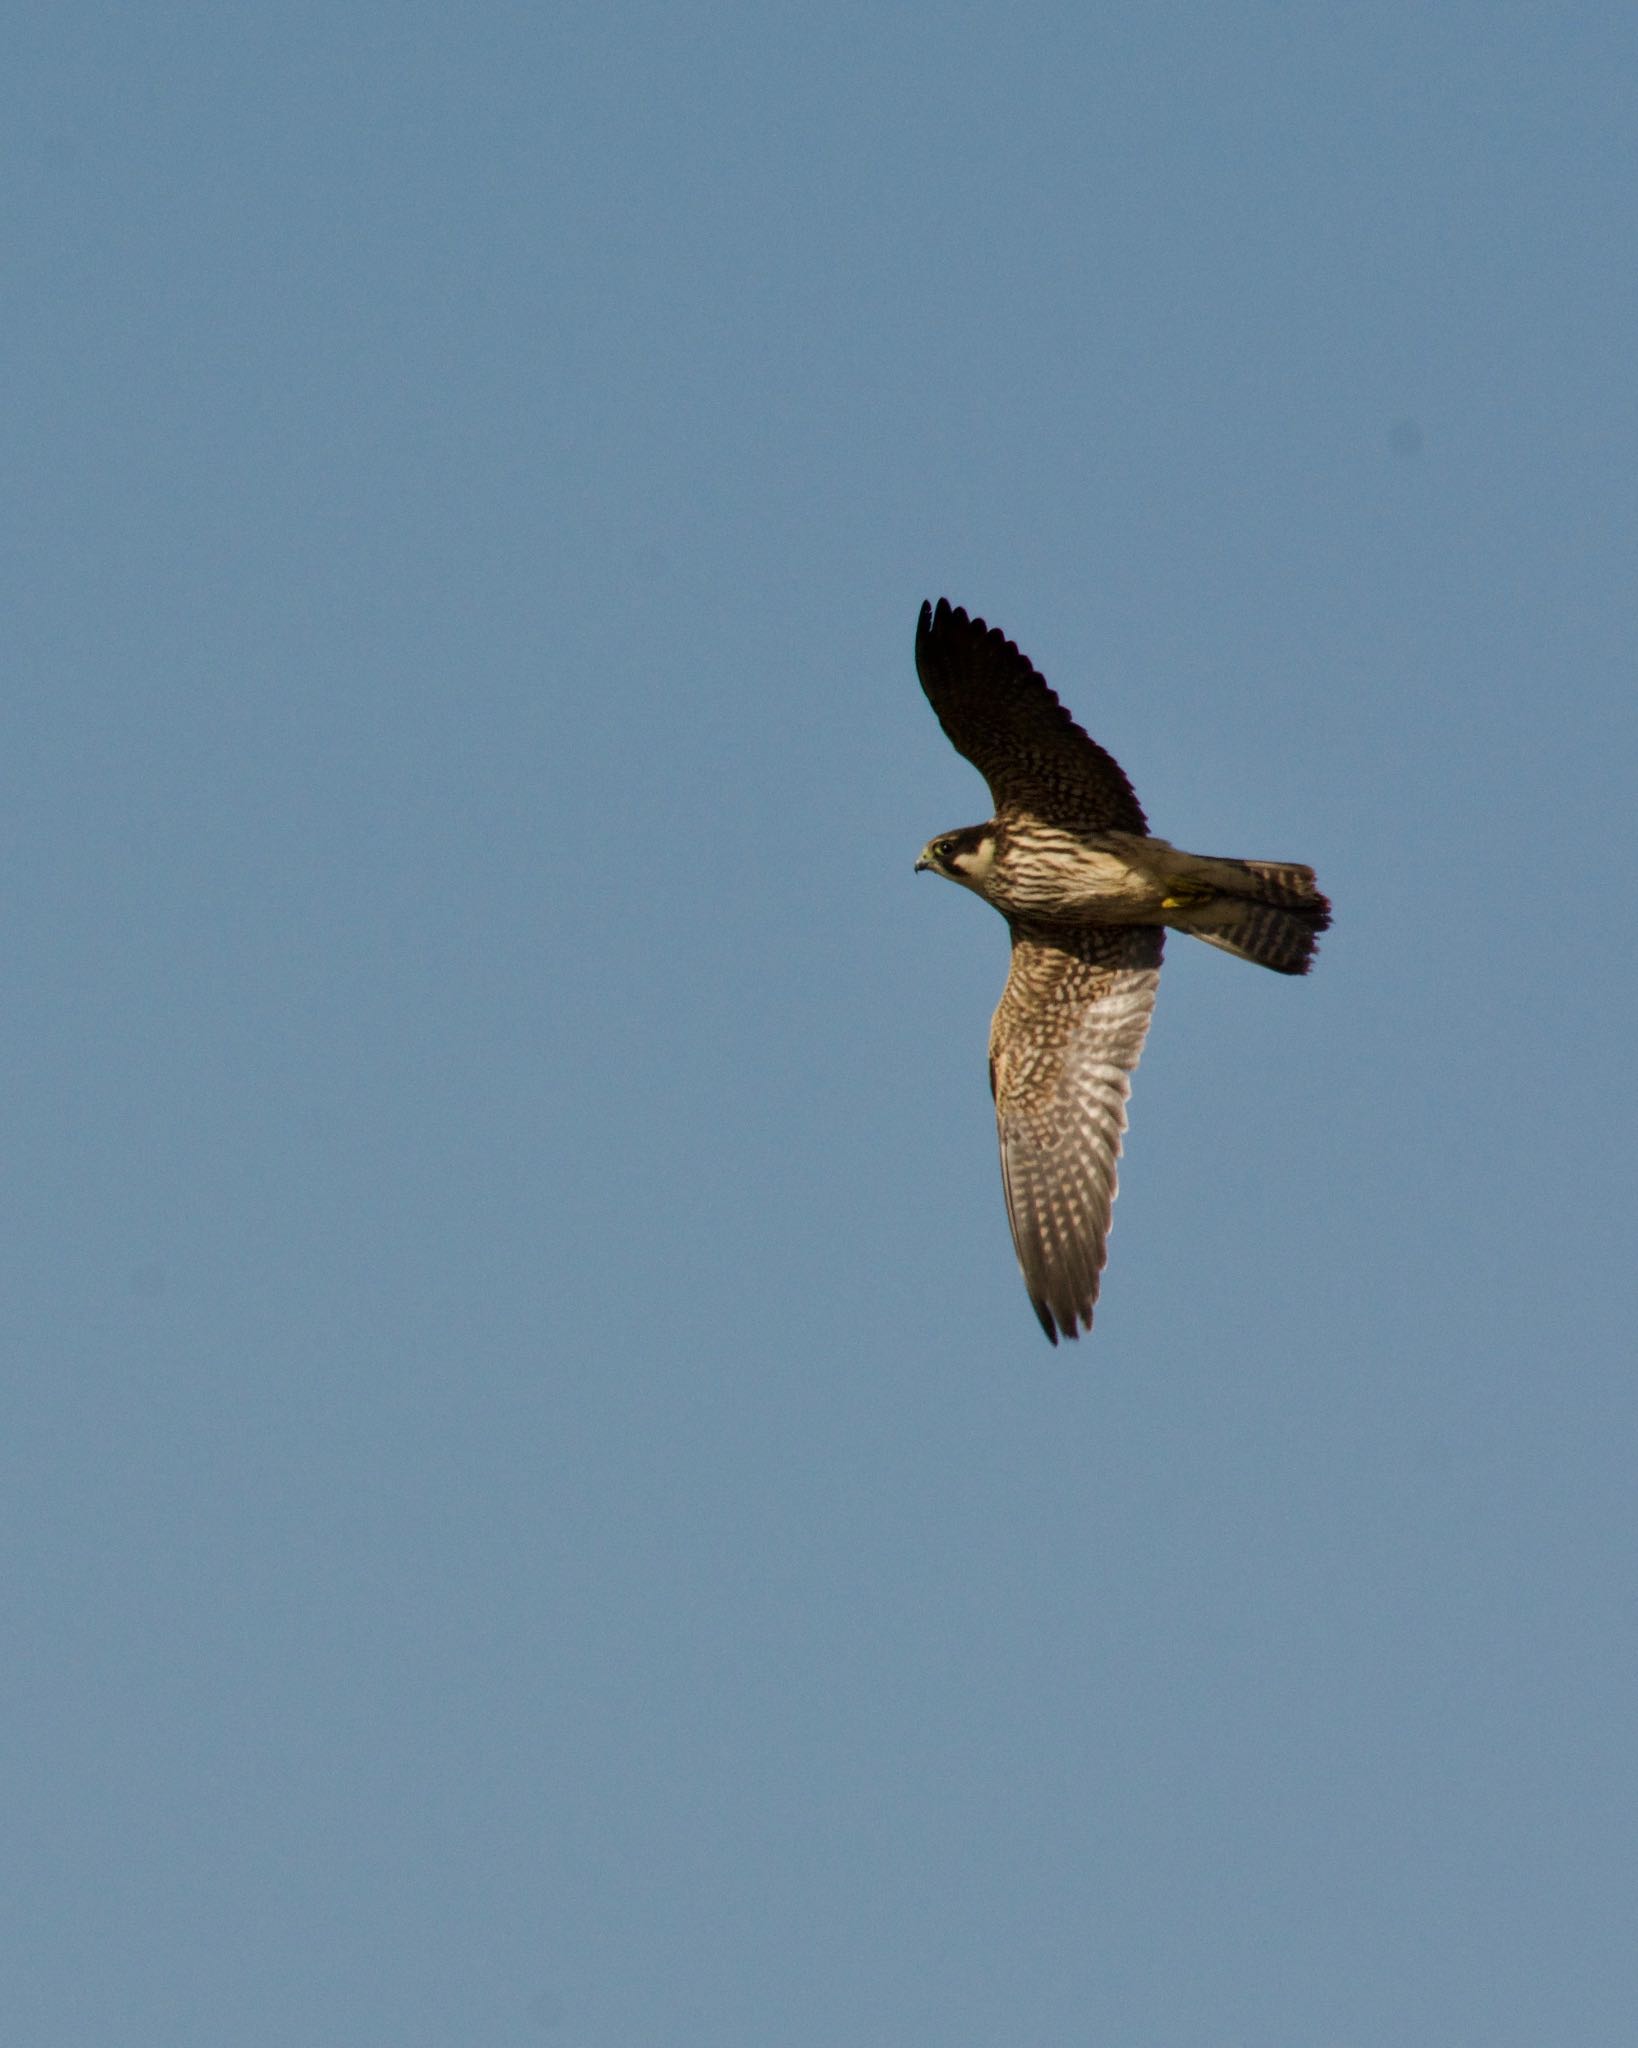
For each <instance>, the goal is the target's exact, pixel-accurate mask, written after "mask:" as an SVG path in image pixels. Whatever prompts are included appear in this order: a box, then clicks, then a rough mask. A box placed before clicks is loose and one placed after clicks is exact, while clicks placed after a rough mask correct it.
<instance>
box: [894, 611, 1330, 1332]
mask: <svg viewBox="0 0 1638 2048" xmlns="http://www.w3.org/2000/svg"><path fill="white" fill-rule="evenodd" d="M916 667H917V670H918V672H919V674H920V676H921V680H922V686H923V688H924V689H925V690H926V692H927V696H928V699H929V701H930V702H931V703H932V706H933V709H934V710H935V711H936V712H937V713H938V718H939V723H940V724H941V725H942V726H943V727H944V730H945V732H946V734H947V735H948V737H949V738H950V740H951V742H952V743H953V745H954V746H955V747H956V748H957V750H958V751H959V752H960V753H962V754H964V755H966V757H967V758H968V760H970V761H971V762H972V763H973V765H974V766H975V767H976V768H978V770H979V771H980V773H981V774H982V775H983V776H984V778H985V780H986V781H987V782H988V783H989V785H990V793H991V796H992V798H993V799H994V802H995V815H994V817H993V818H991V819H989V820H988V821H987V822H986V823H985V824H982V825H969V826H966V827H964V828H963V829H962V830H960V831H958V832H949V833H944V834H942V835H941V836H940V837H939V838H937V839H934V840H931V841H929V843H928V844H927V846H926V847H925V848H923V850H922V853H921V857H920V858H919V859H918V860H917V862H916V866H917V868H918V869H922V868H931V869H933V870H934V872H935V873H938V874H941V875H943V876H945V878H946V879H947V880H949V881H952V882H959V883H960V884H961V885H962V886H963V887H964V888H967V889H971V890H972V891H973V893H974V894H975V895H978V896H982V897H983V898H984V900H985V901H986V902H987V903H990V904H992V905H993V906H994V907H995V909H997V910H999V911H1000V912H1001V914H1002V916H1003V917H1005V918H1006V920H1007V922H1008V924H1009V926H1010V927H1011V930H1012V943H1013V957H1012V972H1011V974H1010V975H1009V977H1008V980H1007V986H1006V989H1005V992H1004V993H1003V995H1002V998H1001V1003H1000V1007H999V1008H998V1009H997V1010H996V1013H995V1020H994V1023H993V1025H992V1027H991V1032H990V1085H991V1088H992V1091H993V1093H994V1095H995V1107H996V1121H997V1125H998V1127H999V1133H1000V1140H1001V1176H1002V1183H1003V1186H1004V1188H1005V1191H1006V1197H1007V1214H1008V1218H1009V1220H1010V1222H1011V1225H1012V1234H1013V1243H1014V1245H1015V1247H1016V1249H1017V1252H1018V1261H1019V1265H1020V1266H1021V1268H1022V1269H1023V1274H1024V1281H1025V1284H1026V1286H1027V1287H1028V1289H1029V1294H1030V1299H1031V1301H1032V1302H1033V1303H1034V1306H1035V1312H1036V1314H1037V1315H1038V1316H1039V1318H1040V1320H1041V1324H1042V1327H1043V1328H1044V1329H1045V1331H1046V1333H1047V1335H1048V1336H1049V1337H1050V1338H1051V1339H1052V1341H1053V1342H1054V1343H1056V1342H1057V1341H1058V1338H1059V1336H1060V1335H1062V1336H1066V1337H1074V1336H1078V1335H1079V1334H1080V1331H1081V1328H1082V1327H1083V1326H1084V1327H1085V1328H1087V1329H1090V1328H1091V1326H1092V1309H1093V1304H1094V1303H1095V1302H1096V1300H1097V1295H1098V1281H1099V1276H1100V1274H1101V1272H1102V1269H1103V1264H1104V1258H1105V1247H1106V1240H1107V1237H1108V1231H1109V1215H1110V1208H1111V1205H1112V1204H1113V1201H1114V1197H1115V1160H1116V1158H1117V1156H1118V1155H1119V1152H1120V1138H1121V1133H1122V1131H1123V1130H1124V1129H1125V1127H1126V1097H1127V1093H1128V1090H1129V1086H1130V1083H1129V1078H1128V1077H1129V1076H1130V1074H1131V1071H1132V1069H1133V1068H1134V1067H1135V1066H1136V1065H1137V1063H1138V1058H1139V1055H1140V1054H1141V1052H1142V1050H1143V1040H1144V1037H1145V1035H1146V1033H1147V1031H1148V1028H1149V1017H1150V1014H1151V1012H1152V1011H1153V1008H1154V1000H1155V990H1156V987H1157V985H1158V982H1159V979H1160V961H1161V953H1162V949H1163V947H1164V943H1165V933H1164V929H1163V927H1166V926H1171V927H1172V928H1173V929H1175V930H1178V931H1185V932H1188V933H1190V934H1191V935H1192V936H1194V937H1196V938H1201V939H1204V940H1206V941H1207V943H1208V944H1210V945H1214V946H1220V947H1222V948H1223V949H1224V950H1225V951H1227V952H1231V953H1235V954H1238V955H1239V956H1240V957H1241V958H1242V959H1247V960H1254V961H1256V962H1257V963H1258V964H1259V965H1261V966H1265V967H1271V968H1273V969H1275V970H1276V972H1279V973H1283V974H1305V973H1306V972H1307V971H1308V965H1309V962H1310V960H1311V958H1312V956H1313V951H1314V945H1315V941H1316V939H1317V937H1318V934H1319V933H1320V932H1322V931H1323V930H1324V929H1325V928H1326V926H1327V925H1328V924H1329V923H1330V905H1329V904H1328V903H1327V901H1326V899H1325V898H1324V897H1323V896H1322V895H1321V894H1320V893H1319V890H1318V889H1317V888H1316V887H1315V885H1314V875H1313V870H1312V869H1311V868H1306V867H1302V866H1300V865H1298V864H1297V863H1295V862H1288V861H1242V860H1226V859H1218V858H1214V857H1212V856H1210V855H1204V854H1192V853H1184V852H1182V851H1181V850H1180V849H1178V848H1177V847H1174V846H1173V845H1171V844H1170V842H1169V841H1167V840H1164V839H1157V838H1155V837H1153V836H1152V835H1151V834H1150V832H1149V829H1148V823H1147V820H1146V819H1145V818H1144V815H1143V811H1142V808H1141V807H1140V805H1139V804H1138V800H1137V798H1136V796H1135V795H1134V794H1133V791H1132V787H1131V784H1130V783H1129V782H1128V781H1127V780H1126V777H1125V776H1124V775H1123V774H1122V772H1121V770H1120V768H1119V766H1118V765H1117V764H1116V763H1115V761H1114V760H1113V759H1112V758H1111V757H1110V755H1108V754H1106V753H1105V752H1104V750H1103V749H1102V748H1101V747H1100V746H1098V745H1097V744H1096V742H1095V741H1093V740H1091V739H1089V738H1088V737H1087V735H1086V734H1085V733H1084V732H1082V731H1081V729H1080V727H1079V726H1078V725H1076V724H1075V722H1074V720H1073V719H1072V718H1071V717H1070V715H1069V713H1068V712H1067V711H1065V710H1064V708H1063V706H1062V705H1061V704H1060V703H1059V702H1058V700H1057V698H1056V697H1055V696H1054V695H1053V693H1052V691H1051V690H1050V689H1049V688H1048V686H1047V684H1046V682H1045V680H1044V679H1043V678H1042V677H1041V676H1039V675H1037V674H1036V672H1035V670H1034V669H1033V668H1032V667H1031V666H1030V664H1029V662H1028V661H1027V660H1025V658H1024V657H1023V656H1022V655H1021V654H1020V653H1019V652H1018V649H1017V648H1016V647H1015V646H1014V645H1013V644H1012V642H1011V641H1010V640H1007V639H1006V638H1005V637H1004V636H1003V635H1002V634H1001V633H1000V632H998V631H994V630H992V629H991V628H989V627H987V626H986V625H985V623H984V621H983V620H982V619H969V618H968V616H967V614H966V613H965V612H964V611H962V610H960V609H959V607H952V606H951V605H949V604H947V603H946V602H945V601H944V600H943V599H942V598H941V599H940V600H939V604H938V608H937V610H936V611H935V610H934V609H933V608H932V606H930V605H923V606H922V611H921V619H920V622H919V624H918V626H917V629H916Z"/></svg>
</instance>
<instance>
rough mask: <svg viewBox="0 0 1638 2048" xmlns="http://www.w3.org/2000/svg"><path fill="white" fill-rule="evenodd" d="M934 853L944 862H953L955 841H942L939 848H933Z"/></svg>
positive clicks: (938, 845)
mask: <svg viewBox="0 0 1638 2048" xmlns="http://www.w3.org/2000/svg"><path fill="white" fill-rule="evenodd" d="M933 851H934V852H935V853H936V854H937V855H938V857H939V859H940V860H942V861H949V860H952V859H953V858H954V857H955V841H954V840H953V839H941V840H940V841H939V843H938V844H937V846H935V847H934V848H933Z"/></svg>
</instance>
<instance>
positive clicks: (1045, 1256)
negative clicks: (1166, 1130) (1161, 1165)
mask: <svg viewBox="0 0 1638 2048" xmlns="http://www.w3.org/2000/svg"><path fill="white" fill-rule="evenodd" d="M1164 943H1165V933H1164V932H1162V931H1161V930H1160V929H1159V928H1158V926H1154V925H1125V926H1118V925H1104V926H1101V927H1090V928H1085V929H1079V930H1066V929H1062V928H1059V927H1047V926H1025V925H1017V924H1015V925H1014V926H1013V933H1012V972H1011V973H1010V974H1009V975H1008V977H1007V986H1006V989H1005V991H1004V992H1003V994H1002V997H1001V1003H1000V1007H999V1008H998V1009H997V1010H996V1013H995V1022H994V1024H993V1026H992V1027H991V1030H990V1087H991V1089H992V1091H993V1093H994V1095H995V1120H996V1127H997V1129H998V1131H999V1134H1000V1139H1001V1183H1002V1186H1003V1188H1004V1189H1005V1190H1006V1197H1007V1220H1008V1221H1009V1222H1010V1223H1011V1225H1012V1241H1013V1245H1014V1247H1015V1248H1016V1250H1017V1253H1018V1264H1019V1266H1020V1267H1021V1268H1022V1270H1023V1275H1024V1285H1025V1286H1026V1287H1027V1288H1028V1289H1029V1298H1030V1300H1031V1302H1032V1303H1033V1304H1034V1307H1035V1313H1036V1314H1037V1315H1038V1316H1039V1317H1040V1319H1041V1327H1042V1329H1044V1330H1045V1331H1046V1333H1047V1335H1048V1336H1049V1337H1050V1338H1051V1339H1052V1341H1053V1343H1054V1344H1056V1343H1057V1341H1058V1339H1059V1337H1060V1336H1064V1337H1078V1336H1079V1335H1080V1333H1081V1329H1082V1328H1083V1327H1084V1328H1086V1329H1088V1330H1090V1329H1091V1327H1092V1305H1093V1303H1094V1302H1095V1301H1096V1300H1097V1298H1098V1278H1099V1275H1100V1274H1101V1273H1102V1271H1103V1265H1104V1260H1105V1258H1106V1257H1107V1250H1106V1247H1107V1242H1108V1237H1109V1212H1110V1209H1111V1208H1112V1206H1113V1204H1114V1200H1115V1161H1116V1159H1117V1158H1118V1157H1119V1154H1120V1138H1121V1133H1122V1131H1124V1130H1125V1128H1126V1097H1127V1093H1128V1090H1129V1088H1130V1078H1129V1077H1130V1075H1131V1072H1132V1069H1133V1068H1134V1067H1135V1066H1136V1065H1137V1063H1138V1058H1139V1055H1140V1054H1141V1053H1142V1051H1143V1040H1144V1037H1145V1035H1146V1034H1147V1032H1148V1029H1149V1018H1150V1015H1151V1013H1152V1012H1153V1010H1154V1006H1155V990H1156V988H1157V986H1158V985H1159V981H1160V955H1161V949H1162V946H1163V945H1164Z"/></svg>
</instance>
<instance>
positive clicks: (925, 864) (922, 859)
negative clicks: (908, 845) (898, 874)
mask: <svg viewBox="0 0 1638 2048" xmlns="http://www.w3.org/2000/svg"><path fill="white" fill-rule="evenodd" d="M932 865H933V863H932V862H931V861H930V860H929V859H928V858H927V856H926V854H924V853H918V854H917V855H916V873H917V874H918V875H919V874H920V873H921V871H922V869H923V868H930V867H931V866H932Z"/></svg>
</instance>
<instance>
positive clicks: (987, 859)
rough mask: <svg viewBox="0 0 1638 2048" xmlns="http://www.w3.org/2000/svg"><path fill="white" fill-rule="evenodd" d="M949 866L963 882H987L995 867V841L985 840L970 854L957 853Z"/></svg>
mask: <svg viewBox="0 0 1638 2048" xmlns="http://www.w3.org/2000/svg"><path fill="white" fill-rule="evenodd" d="M951 866H952V867H954V869H955V871H956V873H957V874H959V875H960V877H961V879H962V880H963V881H964V882H984V881H988V879H989V877H990V873H991V870H992V869H993V868H994V866H995V841H994V840H993V839H986V840H984V841H983V843H982V844H981V845H980V846H978V847H977V848H976V849H975V850H974V851H973V852H972V853H958V854H957V855H956V857H955V859H954V861H952V862H951Z"/></svg>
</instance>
